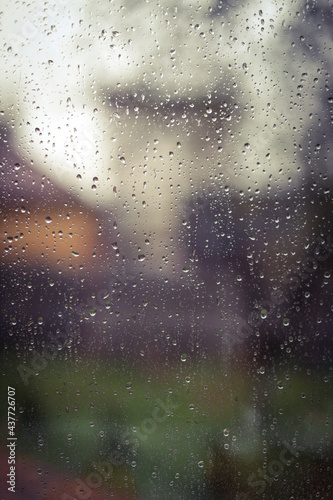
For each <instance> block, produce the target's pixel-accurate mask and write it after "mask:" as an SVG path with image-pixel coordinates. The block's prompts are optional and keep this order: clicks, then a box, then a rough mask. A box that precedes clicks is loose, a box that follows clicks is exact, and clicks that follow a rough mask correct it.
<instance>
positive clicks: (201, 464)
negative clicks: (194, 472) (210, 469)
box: [198, 460, 205, 469]
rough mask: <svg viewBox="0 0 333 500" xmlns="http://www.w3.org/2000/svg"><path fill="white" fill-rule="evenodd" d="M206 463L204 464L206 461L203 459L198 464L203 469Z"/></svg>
mask: <svg viewBox="0 0 333 500" xmlns="http://www.w3.org/2000/svg"><path fill="white" fill-rule="evenodd" d="M204 465H205V464H204V462H203V461H202V460H201V461H200V462H198V466H199V467H200V468H201V469H202V468H203V466H204Z"/></svg>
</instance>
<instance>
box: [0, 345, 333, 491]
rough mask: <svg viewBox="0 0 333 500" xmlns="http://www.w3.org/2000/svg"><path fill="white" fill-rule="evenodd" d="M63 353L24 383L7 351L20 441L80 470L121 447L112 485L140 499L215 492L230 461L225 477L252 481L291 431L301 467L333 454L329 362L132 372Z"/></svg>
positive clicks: (114, 364) (28, 448) (30, 449)
mask: <svg viewBox="0 0 333 500" xmlns="http://www.w3.org/2000/svg"><path fill="white" fill-rule="evenodd" d="M64 356H66V355H65V354H63V353H60V354H59V356H58V357H57V359H55V360H53V361H49V362H48V363H47V366H46V367H45V368H44V369H42V370H40V372H39V374H38V375H32V376H31V377H30V378H29V381H28V384H27V386H25V385H24V384H23V382H22V380H21V378H20V376H19V374H18V372H17V366H18V364H19V363H20V359H17V358H16V357H15V356H14V355H13V354H12V353H11V354H7V357H6V361H5V365H6V369H5V370H4V373H6V383H7V381H8V380H10V381H11V386H12V387H16V401H17V416H18V422H17V427H16V431H17V437H18V441H19V443H20V449H22V450H24V452H25V453H26V452H29V453H30V454H31V456H34V457H37V458H38V459H39V460H41V461H43V462H47V463H51V464H54V466H56V467H60V468H62V469H63V470H67V471H69V472H71V473H73V474H77V475H79V477H85V476H87V475H88V474H89V473H91V472H92V471H93V470H94V469H93V463H94V462H98V461H103V460H106V461H108V460H110V456H111V454H112V452H113V451H114V450H117V447H118V448H119V449H120V453H121V457H122V459H121V464H120V465H118V466H114V473H113V478H112V484H111V488H112V489H113V490H114V489H117V488H118V489H119V488H121V485H122V484H123V482H124V477H126V478H127V480H128V478H130V480H132V482H133V483H134V484H135V485H136V486H135V489H136V491H139V492H140V495H143V496H142V498H149V497H150V495H152V496H151V498H154V496H153V495H154V494H153V492H154V491H164V489H165V496H164V497H162V496H159V495H157V493H156V495H157V497H158V498H169V496H168V495H169V493H167V490H168V489H170V488H171V492H170V495H171V496H170V498H172V494H173V495H175V494H176V492H178V493H177V495H184V496H182V498H187V497H190V496H191V495H192V493H191V491H195V492H196V493H195V494H196V495H197V496H198V497H201V496H200V495H203V498H205V495H208V491H210V492H211V493H209V494H210V495H213V496H211V498H214V493H212V491H213V490H214V485H215V487H216V488H222V489H223V487H224V486H223V485H222V486H221V484H222V483H221V474H222V477H225V478H227V477H228V474H227V471H228V470H229V469H230V471H231V472H230V478H229V482H230V481H233V482H234V483H235V484H236V483H237V481H238V482H240V483H239V484H243V488H244V487H247V489H248V486H246V485H247V478H248V476H249V474H251V473H252V472H253V471H256V469H257V468H258V467H262V466H263V463H264V460H265V459H266V460H268V459H274V457H278V456H279V453H280V450H281V446H282V445H281V443H282V442H283V440H285V441H287V442H288V443H290V444H291V443H292V439H295V438H296V441H297V445H300V446H302V447H303V448H304V451H303V452H302V453H301V454H300V458H299V461H300V463H301V464H302V466H303V467H305V468H306V467H308V465H309V463H311V461H313V460H315V459H318V458H319V457H320V456H321V454H322V453H323V452H325V454H326V456H332V438H333V432H332V423H331V421H330V415H332V410H333V391H332V377H331V376H330V374H329V369H328V368H326V367H325V366H323V368H322V370H321V371H320V372H316V373H309V374H308V373H307V372H306V370H305V369H304V368H301V367H299V366H298V367H297V366H295V367H293V366H289V367H287V366H280V367H278V370H277V369H276V368H275V367H274V366H271V367H269V368H266V371H265V373H263V374H258V373H256V372H255V373H254V370H253V369H252V370H249V367H247V366H246V365H244V366H243V367H241V366H240V365H237V367H236V366H235V367H234V369H232V370H229V369H227V368H226V366H225V367H223V366H221V364H220V365H218V364H216V363H211V362H209V361H202V362H201V363H199V364H198V363H192V362H191V360H187V361H186V362H181V361H179V362H178V363H173V364H171V365H170V366H169V367H163V366H159V367H158V366H155V367H154V368H153V369H152V368H151V366H153V364H152V363H147V364H145V365H144V366H142V367H141V368H139V367H138V368H137V369H136V370H134V369H133V365H132V364H131V368H129V367H127V366H126V365H125V364H123V363H120V362H119V361H113V360H110V361H106V360H97V359H90V358H83V357H80V358H79V359H71V360H70V361H68V360H66V359H62V358H64ZM2 390H3V392H4V393H5V392H6V387H5V386H3V387H2ZM167 397H169V400H170V401H171V402H172V403H173V404H174V405H175V407H174V408H173V409H172V410H171V411H170V412H169V414H168V416H167V418H166V420H165V421H163V422H158V423H156V425H154V426H153V428H152V431H151V434H149V435H147V434H145V431H144V429H143V427H142V426H143V423H144V421H145V419H151V418H152V415H153V411H154V408H155V405H156V401H157V400H158V399H159V400H161V401H162V402H165V401H166V398H167ZM4 410H5V408H4V409H2V412H3V415H2V416H3V419H2V422H5V421H6V415H5V413H6V412H5V411H4ZM161 415H162V413H161ZM150 422H152V421H151V420H150ZM133 428H137V429H138V432H141V435H146V436H147V438H146V439H144V440H141V439H138V441H137V443H138V444H137V445H136V446H133V445H132V444H127V443H126V439H127V438H124V437H122V433H123V432H124V431H126V430H129V431H130V434H129V436H130V437H131V438H132V439H133V438H135V437H136V436H137V434H138V432H137V433H135V432H134V433H133V432H132V431H133ZM149 428H150V427H149V425H148V429H149ZM2 430H3V431H4V433H6V430H5V427H3V429H2ZM101 433H103V434H101ZM69 435H70V437H69ZM199 462H203V466H202V467H200V466H199V465H198V464H199ZM228 468H229V469H228ZM220 470H221V471H222V472H221V471H220ZM218 471H220V472H218ZM232 471H234V472H232ZM153 474H156V478H154V477H153ZM177 474H179V478H178V479H177ZM189 478H192V480H191V481H189ZM172 481H173V485H172V487H170V483H171V482H172ZM190 484H192V486H190ZM219 484H220V486H216V485H219ZM223 484H224V483H223ZM237 484H238V483H237ZM204 485H206V486H204ZM202 488H203V489H202ZM217 491H220V490H219V489H217ZM272 491H273V490H272ZM172 492H173V493H172ZM205 492H206V493H205ZM218 494H219V493H217V498H218ZM206 498H207V497H206ZM226 498H229V497H227V496H226ZM230 498H232V496H231V497H230ZM233 498H235V496H234V497H233ZM250 498H251V497H250Z"/></svg>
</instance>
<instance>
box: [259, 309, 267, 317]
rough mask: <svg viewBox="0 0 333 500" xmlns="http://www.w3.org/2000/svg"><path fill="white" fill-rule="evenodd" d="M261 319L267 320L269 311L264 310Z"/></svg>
mask: <svg viewBox="0 0 333 500" xmlns="http://www.w3.org/2000/svg"><path fill="white" fill-rule="evenodd" d="M260 317H261V319H266V318H267V309H262V310H261V312H260Z"/></svg>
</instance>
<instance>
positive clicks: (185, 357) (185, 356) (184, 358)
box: [180, 354, 187, 363]
mask: <svg viewBox="0 0 333 500" xmlns="http://www.w3.org/2000/svg"><path fill="white" fill-rule="evenodd" d="M180 359H181V360H182V361H183V363H184V362H185V361H186V359H187V354H182V355H181V356H180Z"/></svg>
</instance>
